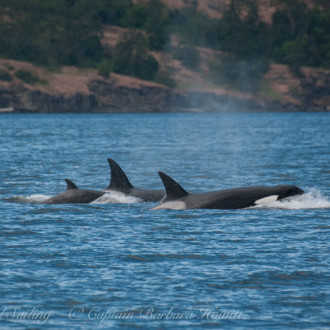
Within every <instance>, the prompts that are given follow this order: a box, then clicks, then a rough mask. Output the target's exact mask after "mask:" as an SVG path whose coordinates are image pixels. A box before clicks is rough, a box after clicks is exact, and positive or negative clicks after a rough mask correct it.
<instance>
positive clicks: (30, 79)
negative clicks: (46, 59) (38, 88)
mask: <svg viewBox="0 0 330 330" xmlns="http://www.w3.org/2000/svg"><path fill="white" fill-rule="evenodd" d="M15 77H16V78H18V79H20V80H22V81H23V82H25V83H26V84H30V85H35V84H46V83H47V82H46V81H45V80H42V79H40V78H39V77H38V76H37V75H35V74H33V73H32V72H30V71H27V70H23V69H19V70H17V71H16V72H15Z"/></svg>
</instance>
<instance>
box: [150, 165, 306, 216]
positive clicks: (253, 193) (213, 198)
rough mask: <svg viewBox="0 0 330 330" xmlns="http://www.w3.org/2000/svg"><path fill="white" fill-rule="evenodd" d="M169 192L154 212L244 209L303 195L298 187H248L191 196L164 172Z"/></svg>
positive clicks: (163, 178) (162, 175) (162, 174)
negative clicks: (163, 210)
mask: <svg viewBox="0 0 330 330" xmlns="http://www.w3.org/2000/svg"><path fill="white" fill-rule="evenodd" d="M158 174H159V176H160V178H161V179H162V181H163V183H164V186H165V190H166V197H165V199H164V200H163V201H162V202H161V203H160V204H159V205H157V206H156V207H154V208H153V209H152V210H162V209H171V210H185V209H241V208H246V207H249V206H255V205H258V204H263V203H269V202H272V201H276V200H280V199H283V198H286V197H290V196H295V195H300V194H303V193H304V191H303V190H302V189H300V188H298V187H296V186H291V185H281V186H275V187H248V188H234V189H227V190H219V191H212V192H206V193H200V194H191V193H188V192H187V191H186V190H184V189H183V188H182V187H181V186H180V185H179V184H178V183H177V182H176V181H174V180H173V179H172V178H170V177H169V176H168V175H166V174H165V173H163V172H158Z"/></svg>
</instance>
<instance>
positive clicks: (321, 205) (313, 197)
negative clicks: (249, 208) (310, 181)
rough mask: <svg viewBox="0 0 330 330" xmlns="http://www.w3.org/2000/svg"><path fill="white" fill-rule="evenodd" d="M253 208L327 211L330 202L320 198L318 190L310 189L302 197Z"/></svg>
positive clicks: (298, 196)
mask: <svg viewBox="0 0 330 330" xmlns="http://www.w3.org/2000/svg"><path fill="white" fill-rule="evenodd" d="M253 208H262V209H283V210H306V209H328V208H330V200H329V199H327V198H326V197H324V196H322V193H321V192H320V191H319V190H317V189H311V190H310V191H308V192H307V193H305V194H303V195H297V196H293V197H288V198H285V199H282V200H280V201H275V202H271V203H269V204H260V205H257V206H254V207H253Z"/></svg>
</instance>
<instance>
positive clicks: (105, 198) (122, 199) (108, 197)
mask: <svg viewBox="0 0 330 330" xmlns="http://www.w3.org/2000/svg"><path fill="white" fill-rule="evenodd" d="M140 202H141V200H140V199H139V198H137V197H134V196H127V195H124V194H121V193H118V194H117V193H115V192H109V193H105V194H104V195H102V196H101V197H99V198H98V199H96V200H95V201H93V202H92V204H117V203H118V204H133V203H140Z"/></svg>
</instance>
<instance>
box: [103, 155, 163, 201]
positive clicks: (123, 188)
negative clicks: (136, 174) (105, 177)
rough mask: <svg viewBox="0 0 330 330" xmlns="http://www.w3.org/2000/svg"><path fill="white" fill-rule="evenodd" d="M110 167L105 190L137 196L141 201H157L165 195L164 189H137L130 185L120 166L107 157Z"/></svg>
mask: <svg viewBox="0 0 330 330" xmlns="http://www.w3.org/2000/svg"><path fill="white" fill-rule="evenodd" d="M108 162H109V165H110V169H111V175H110V184H109V186H108V187H107V188H106V189H105V191H106V192H119V193H122V194H125V195H127V196H133V197H137V198H139V199H140V200H141V201H143V202H159V201H161V200H162V199H163V198H164V196H165V191H164V190H146V189H138V188H135V187H134V186H132V184H131V183H130V182H129V180H128V178H127V176H126V174H125V173H124V171H123V170H122V169H121V167H120V166H119V165H118V164H117V163H116V162H115V161H114V160H113V159H111V158H108Z"/></svg>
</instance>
